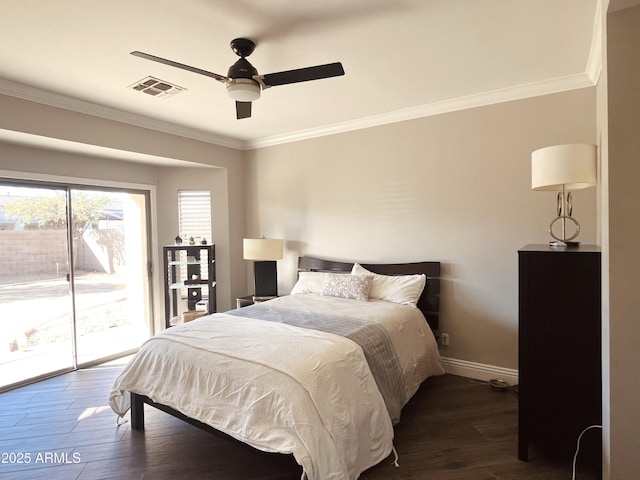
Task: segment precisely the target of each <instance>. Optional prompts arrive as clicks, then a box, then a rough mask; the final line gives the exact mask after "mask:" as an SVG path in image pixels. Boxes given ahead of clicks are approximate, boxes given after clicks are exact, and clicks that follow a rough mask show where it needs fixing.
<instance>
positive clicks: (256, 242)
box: [242, 238, 284, 260]
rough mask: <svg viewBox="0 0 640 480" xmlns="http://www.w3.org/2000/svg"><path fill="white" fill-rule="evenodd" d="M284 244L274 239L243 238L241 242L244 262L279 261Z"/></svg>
mask: <svg viewBox="0 0 640 480" xmlns="http://www.w3.org/2000/svg"><path fill="white" fill-rule="evenodd" d="M283 245H284V242H283V241H282V240H280V239H276V238H245V239H244V240H243V241H242V247H243V256H244V259H245V260H280V259H281V258H282V250H283Z"/></svg>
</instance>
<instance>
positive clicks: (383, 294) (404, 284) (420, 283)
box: [351, 263, 427, 307]
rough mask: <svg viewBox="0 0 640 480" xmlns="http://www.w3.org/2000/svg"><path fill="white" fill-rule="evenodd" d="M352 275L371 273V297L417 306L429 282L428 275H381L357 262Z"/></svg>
mask: <svg viewBox="0 0 640 480" xmlns="http://www.w3.org/2000/svg"><path fill="white" fill-rule="evenodd" d="M351 274H352V275H370V276H371V277H372V283H371V290H370V291H369V298H375V299H379V300H386V301H387V302H393V303H400V304H402V305H411V306H412V307H415V306H416V305H417V304H418V300H419V299H420V295H422V291H423V290H424V287H425V285H426V284H427V277H426V275H380V274H379V273H373V272H370V271H369V270H367V269H366V268H364V267H363V266H362V265H359V264H357V263H355V264H354V265H353V268H352V269H351Z"/></svg>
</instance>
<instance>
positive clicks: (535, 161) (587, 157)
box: [531, 143, 597, 191]
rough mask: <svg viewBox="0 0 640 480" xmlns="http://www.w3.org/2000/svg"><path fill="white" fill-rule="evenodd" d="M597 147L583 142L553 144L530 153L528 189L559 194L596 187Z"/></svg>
mask: <svg viewBox="0 0 640 480" xmlns="http://www.w3.org/2000/svg"><path fill="white" fill-rule="evenodd" d="M596 178H597V177H596V146H595V145H589V144H585V143H574V144H568V145H554V146H552V147H545V148H541V149H539V150H536V151H534V152H533V153H532V154H531V188H532V189H533V190H554V191H562V187H563V186H564V188H566V189H567V190H577V189H580V188H588V187H592V186H594V185H595V184H596Z"/></svg>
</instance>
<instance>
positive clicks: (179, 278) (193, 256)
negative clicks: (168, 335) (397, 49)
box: [163, 245, 216, 328]
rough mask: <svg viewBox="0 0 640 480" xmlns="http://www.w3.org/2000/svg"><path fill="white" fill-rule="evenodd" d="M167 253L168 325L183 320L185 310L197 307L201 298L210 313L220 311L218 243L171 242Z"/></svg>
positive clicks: (165, 310)
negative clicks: (186, 243)
mask: <svg viewBox="0 0 640 480" xmlns="http://www.w3.org/2000/svg"><path fill="white" fill-rule="evenodd" d="M163 254H164V283H165V285H164V314H165V326H166V327H167V328H169V327H170V326H173V325H176V324H177V323H181V322H182V313H183V312H184V311H195V310H196V304H197V303H198V302H200V301H201V300H206V301H207V302H208V305H207V309H206V310H205V312H206V313H214V312H215V311H216V266H215V262H216V246H215V245H167V246H165V247H163Z"/></svg>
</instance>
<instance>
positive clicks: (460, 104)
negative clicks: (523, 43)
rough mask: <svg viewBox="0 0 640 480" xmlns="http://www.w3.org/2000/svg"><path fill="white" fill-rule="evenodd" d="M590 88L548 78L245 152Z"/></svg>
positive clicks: (582, 76)
mask: <svg viewBox="0 0 640 480" xmlns="http://www.w3.org/2000/svg"><path fill="white" fill-rule="evenodd" d="M594 85H595V83H594V81H593V80H592V79H591V77H590V75H588V74H586V73H579V74H575V75H567V76H565V77H559V78H552V79H548V80H543V81H540V82H534V83H529V84H525V85H516V86H513V87H509V88H503V89H499V90H493V91H490V92H483V93H479V94H475V95H468V96H464V97H459V98H454V99H451V100H445V101H442V102H434V103H429V104H426V105H420V106H417V107H411V108H405V109H402V110H397V111H394V112H389V113H383V114H380V115H371V116H369V117H364V118H359V119H355V120H349V121H346V122H341V123H335V124H332V125H327V126H324V127H319V128H312V129H308V130H300V131H297V132H292V133H288V134H285V135H276V136H273V137H267V138H262V139H258V140H254V141H248V142H246V145H247V146H246V147H245V149H246V150H253V149H257V148H264V147H270V146H273V145H279V144H283V143H290V142H296V141H299V140H308V139H311V138H317V137H323V136H327V135H335V134H337V133H345V132H349V131H353V130H360V129H364V128H371V127H378V126H381V125H386V124H390V123H396V122H403V121H405V120H413V119H416V118H421V117H429V116H433V115H440V114H442V113H449V112H455V111H459V110H467V109H469V108H476V107H483V106H487V105H493V104H497V103H503V102H511V101H514V100H523V99H526V98H531V97H538V96H541V95H549V94H553V93H559V92H564V91H569V90H577V89H580V88H586V87H593V86H594Z"/></svg>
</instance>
